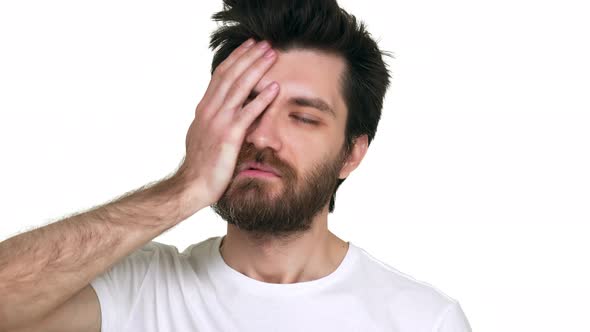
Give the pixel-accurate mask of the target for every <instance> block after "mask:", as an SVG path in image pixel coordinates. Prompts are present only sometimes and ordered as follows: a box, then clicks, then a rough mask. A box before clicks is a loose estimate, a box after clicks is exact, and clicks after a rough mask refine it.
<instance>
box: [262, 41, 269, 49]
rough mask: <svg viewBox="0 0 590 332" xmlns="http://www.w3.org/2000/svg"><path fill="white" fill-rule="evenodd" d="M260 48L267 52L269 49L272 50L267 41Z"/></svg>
mask: <svg viewBox="0 0 590 332" xmlns="http://www.w3.org/2000/svg"><path fill="white" fill-rule="evenodd" d="M260 48H261V49H263V50H266V49H267V48H270V44H269V43H268V42H267V41H263V42H261V43H260Z"/></svg>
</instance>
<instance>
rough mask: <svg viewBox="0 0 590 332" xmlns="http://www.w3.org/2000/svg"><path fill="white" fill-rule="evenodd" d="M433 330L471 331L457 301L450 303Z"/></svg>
mask: <svg viewBox="0 0 590 332" xmlns="http://www.w3.org/2000/svg"><path fill="white" fill-rule="evenodd" d="M433 331H434V332H472V331H471V326H470V325H469V322H468V321H467V317H466V316H465V313H464V312H463V310H462V309H461V306H460V305H459V303H458V302H453V303H451V304H450V305H449V306H448V308H447V309H446V310H445V312H444V313H443V314H442V316H441V317H440V320H439V322H438V324H437V327H436V328H435V329H434V330H433Z"/></svg>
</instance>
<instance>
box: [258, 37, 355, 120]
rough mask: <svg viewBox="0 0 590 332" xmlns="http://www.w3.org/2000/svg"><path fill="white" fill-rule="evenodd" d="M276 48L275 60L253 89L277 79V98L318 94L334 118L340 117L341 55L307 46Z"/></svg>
mask: <svg viewBox="0 0 590 332" xmlns="http://www.w3.org/2000/svg"><path fill="white" fill-rule="evenodd" d="M276 51H277V60H276V62H275V63H274V64H273V66H272V67H271V68H270V69H269V70H268V71H267V72H266V73H265V74H264V76H263V77H262V79H261V80H260V82H258V85H257V86H256V88H255V89H256V90H258V91H260V90H262V89H263V88H264V87H265V86H266V85H268V84H270V83H271V82H272V81H277V82H278V83H279V85H280V87H281V88H280V91H279V96H278V97H277V98H279V99H280V98H283V97H284V98H289V97H292V96H301V97H308V98H321V99H323V100H324V101H326V102H327V103H328V104H329V105H330V106H331V107H332V109H334V112H336V114H337V117H338V118H343V116H341V114H342V115H344V114H345V110H346V108H345V103H344V98H343V96H342V89H341V76H342V74H343V73H344V70H345V62H344V59H343V58H342V57H340V56H337V55H333V54H330V53H326V52H322V51H317V50H310V49H292V50H289V51H279V50H276Z"/></svg>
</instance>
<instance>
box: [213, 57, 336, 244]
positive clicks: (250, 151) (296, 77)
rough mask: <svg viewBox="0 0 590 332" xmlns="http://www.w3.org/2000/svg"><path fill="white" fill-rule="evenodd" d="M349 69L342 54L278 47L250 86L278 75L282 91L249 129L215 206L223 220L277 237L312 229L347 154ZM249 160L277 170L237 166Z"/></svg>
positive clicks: (324, 205)
mask: <svg viewBox="0 0 590 332" xmlns="http://www.w3.org/2000/svg"><path fill="white" fill-rule="evenodd" d="M344 68H345V66H344V61H343V60H342V59H341V58H339V57H336V56H333V55H328V54H326V53H322V52H319V51H311V50H291V51H288V52H278V59H277V62H276V63H275V64H274V65H273V67H272V68H271V69H270V70H269V71H268V72H267V73H266V74H265V75H264V76H263V78H262V79H261V80H260V82H259V83H258V85H257V86H256V87H255V88H254V90H253V93H254V95H255V94H257V93H258V92H259V91H261V90H262V89H263V88H264V87H265V86H266V85H268V84H269V83H271V82H272V81H277V82H278V83H279V85H280V92H279V95H278V96H277V97H276V99H275V100H274V101H273V102H272V103H271V104H270V105H269V107H268V108H267V109H266V110H265V111H264V112H263V113H262V114H261V116H260V117H259V118H258V119H257V120H256V121H255V122H254V123H253V124H252V125H251V126H250V128H249V129H248V131H247V133H246V137H245V140H244V145H243V146H242V149H241V151H240V154H239V156H238V161H237V166H236V170H235V172H234V176H233V179H232V182H231V183H230V185H229V186H228V188H227V189H226V191H225V193H224V194H223V196H222V197H221V198H220V200H219V201H218V202H217V203H216V204H214V205H212V208H213V210H214V211H215V212H216V213H217V214H219V215H220V216H221V217H222V218H223V219H224V220H226V221H227V222H228V223H230V224H233V225H235V226H237V227H238V228H239V229H241V230H243V231H247V232H249V233H251V234H252V235H258V236H274V237H279V236H287V235H291V234H294V233H299V232H304V231H306V230H309V229H310V227H311V224H312V221H313V217H314V216H316V215H317V214H318V213H319V212H321V211H322V210H323V209H327V204H328V203H329V202H330V198H331V196H332V193H333V192H334V189H335V188H336V185H337V182H338V179H339V174H340V170H341V168H342V165H343V163H344V160H345V158H346V155H345V151H344V126H345V123H346V108H345V104H344V100H343V98H342V95H341V82H340V79H341V75H342V73H343V71H344ZM322 103H323V104H324V105H320V104H322ZM312 105H314V106H312ZM302 118H303V119H306V120H308V121H314V122H313V123H305V122H301V119H302ZM247 162H256V163H260V164H262V165H264V166H268V167H271V168H273V169H274V170H275V171H276V173H278V176H268V174H267V175H263V176H261V175H257V174H253V173H252V172H240V171H241V167H242V166H243V165H245V164H246V163H247Z"/></svg>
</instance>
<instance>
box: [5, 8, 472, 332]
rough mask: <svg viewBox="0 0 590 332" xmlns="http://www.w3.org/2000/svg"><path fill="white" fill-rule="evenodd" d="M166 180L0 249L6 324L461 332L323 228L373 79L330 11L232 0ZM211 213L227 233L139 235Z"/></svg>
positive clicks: (365, 49) (426, 297)
mask: <svg viewBox="0 0 590 332" xmlns="http://www.w3.org/2000/svg"><path fill="white" fill-rule="evenodd" d="M224 4H225V6H224V10H223V11H221V12H219V13H217V14H215V15H214V19H216V20H218V21H221V22H222V23H224V25H222V27H221V28H219V29H218V30H217V31H216V32H215V33H214V34H213V35H212V40H211V46H212V47H213V48H214V49H216V53H215V56H214V58H213V65H212V78H211V81H210V83H209V86H208V88H207V90H206V92H205V94H204V96H203V98H202V100H201V101H200V102H199V104H198V106H197V109H196V112H195V119H194V121H193V122H192V124H191V126H190V128H189V130H188V133H187V137H186V156H185V158H184V160H183V163H182V164H181V166H180V167H179V169H178V170H177V171H176V172H175V173H174V174H173V175H172V176H170V177H168V178H166V179H163V180H162V181H160V182H158V183H155V184H153V185H151V186H148V187H146V188H143V189H142V190H140V191H137V192H134V193H133V194H130V195H128V196H126V197H123V198H121V199H119V200H117V201H115V202H111V203H109V204H106V205H105V206H102V207H99V208H96V209H93V210H91V211H88V212H86V213H83V214H79V215H75V216H73V217H71V218H68V219H65V220H62V221H60V222H57V223H54V224H51V225H48V226H46V227H43V228H40V229H37V230H35V231H32V232H28V233H24V234H21V235H18V236H16V237H14V238H12V239H9V240H7V241H5V242H3V243H1V244H0V266H1V267H2V269H1V272H0V292H1V294H2V299H1V300H0V330H2V331H5V330H9V331H12V330H14V331H107V332H108V331H412V332H418V331H470V330H471V329H470V327H469V324H468V322H467V320H466V318H465V315H464V314H463V312H462V310H461V307H460V306H459V304H458V302H457V301H456V300H453V299H451V298H450V297H448V296H446V295H445V294H443V293H441V292H439V291H438V290H436V289H434V288H432V287H430V286H428V285H426V284H424V283H421V282H418V281H416V280H414V279H412V278H410V277H408V276H405V275H404V274H402V273H400V272H398V271H397V270H395V269H393V268H391V267H389V266H387V265H385V264H383V263H381V262H379V261H378V260H376V259H374V258H373V257H371V256H370V255H369V254H367V253H366V252H365V251H364V250H362V249H361V248H359V247H356V246H355V245H353V244H352V243H350V242H345V241H343V240H342V239H340V238H338V237H337V236H336V235H334V234H333V233H331V232H330V231H329V230H328V228H327V217H328V214H329V213H330V212H332V211H333V210H334V208H335V193H336V190H337V188H338V186H339V185H340V184H341V183H342V181H344V179H345V178H346V177H347V176H348V175H349V174H350V173H351V172H352V171H353V170H354V169H356V167H357V166H358V165H359V164H360V162H361V161H362V159H363V157H364V155H365V153H366V151H367V148H368V145H369V144H370V142H371V140H372V139H373V137H374V135H375V132H376V128H377V123H378V121H379V118H380V114H381V108H382V105H383V97H384V95H385V92H386V90H387V87H388V85H389V78H390V75H389V73H388V71H387V69H386V66H385V63H384V62H383V59H382V55H383V54H382V52H381V51H380V50H379V48H378V47H377V45H376V43H375V42H374V41H373V40H372V39H371V38H370V35H369V34H368V33H367V32H366V31H365V29H364V26H363V25H362V24H360V25H359V24H357V23H356V21H355V19H354V17H353V16H350V15H349V14H347V13H346V12H344V11H343V10H341V9H340V8H339V7H338V5H337V3H336V1H334V0H321V1H319V0H305V1H271V0H266V1H264V0H259V1H231V0H225V2H224ZM207 206H212V207H213V209H214V211H215V212H216V213H218V214H219V215H220V216H221V217H222V218H223V219H224V220H226V221H227V222H228V228H227V234H226V235H225V236H223V237H214V238H210V239H207V240H205V241H202V242H200V243H197V244H194V245H191V246H189V248H187V249H186V250H185V252H183V253H182V254H179V253H178V251H177V250H176V248H175V247H172V246H167V245H164V244H160V243H157V242H153V241H151V240H152V239H153V238H155V237H156V236H158V235H159V234H161V233H162V232H164V231H165V230H167V229H169V228H171V227H173V226H175V225H176V224H178V223H179V222H181V221H182V220H185V219H186V218H188V217H189V216H191V215H193V214H194V213H196V212H197V211H199V210H200V209H202V208H204V207H207Z"/></svg>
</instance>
